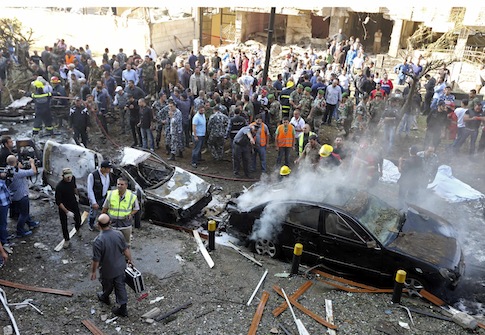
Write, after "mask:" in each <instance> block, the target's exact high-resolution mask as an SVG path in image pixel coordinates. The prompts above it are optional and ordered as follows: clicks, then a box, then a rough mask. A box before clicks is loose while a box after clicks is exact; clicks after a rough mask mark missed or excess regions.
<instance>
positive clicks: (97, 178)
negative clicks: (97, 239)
mask: <svg viewBox="0 0 485 335" xmlns="http://www.w3.org/2000/svg"><path fill="white" fill-rule="evenodd" d="M112 167H113V166H112V165H111V162H109V161H103V162H101V166H100V168H99V169H97V170H96V171H94V172H92V173H90V174H89V175H88V185H87V189H88V199H89V206H90V208H89V230H93V229H94V222H95V220H96V217H97V216H98V214H100V211H101V210H102V206H103V203H104V200H105V199H106V194H107V193H108V191H109V190H110V189H112V188H116V178H115V177H114V175H113V173H111V168H112Z"/></svg>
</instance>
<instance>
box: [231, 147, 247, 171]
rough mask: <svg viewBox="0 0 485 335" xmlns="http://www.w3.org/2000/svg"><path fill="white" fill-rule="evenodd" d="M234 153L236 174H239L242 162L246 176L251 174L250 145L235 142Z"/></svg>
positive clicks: (233, 159) (233, 162)
mask: <svg viewBox="0 0 485 335" xmlns="http://www.w3.org/2000/svg"><path fill="white" fill-rule="evenodd" d="M232 153H233V156H232V164H233V171H234V174H235V175H238V174H239V170H240V169H241V163H242V166H243V170H244V174H245V175H246V176H249V160H250V159H251V147H250V146H249V145H239V144H234V146H233V151H232Z"/></svg>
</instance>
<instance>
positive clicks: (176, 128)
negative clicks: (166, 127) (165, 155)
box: [170, 108, 184, 155]
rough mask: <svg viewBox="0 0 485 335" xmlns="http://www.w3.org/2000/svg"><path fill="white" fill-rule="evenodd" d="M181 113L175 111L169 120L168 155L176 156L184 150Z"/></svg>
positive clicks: (178, 110)
mask: <svg viewBox="0 0 485 335" xmlns="http://www.w3.org/2000/svg"><path fill="white" fill-rule="evenodd" d="M183 135H184V132H183V127H182V112H181V111H180V109H178V108H177V109H176V110H175V112H174V113H173V117H172V118H171V119H170V153H171V154H173V155H177V154H178V153H180V152H181V151H182V150H183V149H184V140H183Z"/></svg>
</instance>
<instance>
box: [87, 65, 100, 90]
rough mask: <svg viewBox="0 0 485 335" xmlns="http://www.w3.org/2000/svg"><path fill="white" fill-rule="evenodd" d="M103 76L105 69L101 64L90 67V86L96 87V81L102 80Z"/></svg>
mask: <svg viewBox="0 0 485 335" xmlns="http://www.w3.org/2000/svg"><path fill="white" fill-rule="evenodd" d="M101 77H103V69H102V68H100V67H99V66H96V67H94V66H92V67H91V68H90V69H89V86H91V88H95V87H96V82H97V81H98V80H101Z"/></svg>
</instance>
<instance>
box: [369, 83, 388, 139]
mask: <svg viewBox="0 0 485 335" xmlns="http://www.w3.org/2000/svg"><path fill="white" fill-rule="evenodd" d="M384 108H385V102H384V100H383V97H382V93H381V92H380V91H377V92H376V93H375V98H374V99H372V100H371V101H370V102H369V122H368V126H369V130H370V131H373V130H375V129H376V127H377V124H378V123H379V121H380V119H381V116H382V113H383V111H384Z"/></svg>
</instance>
